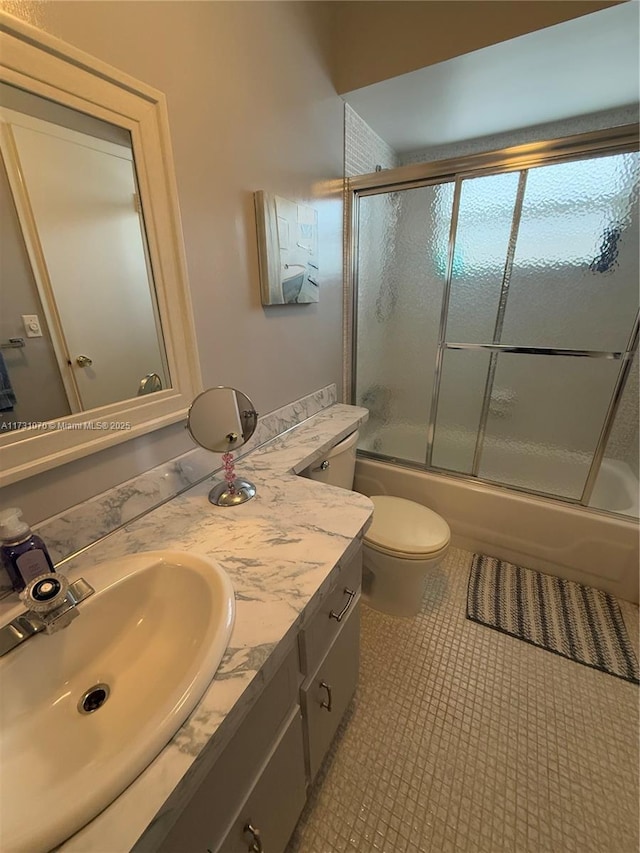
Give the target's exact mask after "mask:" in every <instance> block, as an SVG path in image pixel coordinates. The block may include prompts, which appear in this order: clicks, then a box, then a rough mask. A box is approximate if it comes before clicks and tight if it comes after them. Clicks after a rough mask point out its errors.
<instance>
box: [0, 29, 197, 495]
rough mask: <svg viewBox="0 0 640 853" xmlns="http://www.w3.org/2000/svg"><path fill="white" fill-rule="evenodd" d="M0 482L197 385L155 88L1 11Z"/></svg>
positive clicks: (131, 430) (147, 420) (163, 119)
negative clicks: (0, 301) (0, 279)
mask: <svg viewBox="0 0 640 853" xmlns="http://www.w3.org/2000/svg"><path fill="white" fill-rule="evenodd" d="M0 55H1V57H2V65H1V67H0V150H1V153H2V161H3V162H2V167H1V168H0V203H1V204H2V208H3V214H4V216H3V234H2V244H3V261H2V263H3V268H2V271H1V272H2V295H1V298H2V312H1V317H0V483H3V484H6V483H10V482H14V481H16V480H19V479H23V478H24V477H28V476H31V475H33V474H36V473H39V472H41V471H44V470H46V469H48V468H51V467H54V466H56V465H60V464H63V463H65V462H68V461H71V460H72V459H75V458H78V457H80V456H83V455H86V454H88V453H92V452H95V451H97V450H100V449H102V448H104V447H106V446H108V445H111V444H115V443H118V442H121V441H126V440H128V439H130V438H133V437H135V436H138V435H142V434H144V433H146V432H150V431H151V430H154V429H158V428H160V427H162V426H165V425H167V424H170V423H172V422H175V421H178V420H180V419H182V418H184V416H185V415H186V412H187V409H188V406H189V402H190V401H191V400H192V399H193V397H194V394H196V393H197V392H198V390H199V388H200V374H199V365H198V359H197V351H196V346H195V335H194V332H193V320H192V312H191V304H190V297H189V292H188V286H187V280H186V273H185V265H184V257H183V249H182V235H181V232H180V222H179V213H178V208H177V198H176V190H175V177H174V174H173V165H172V160H171V147H170V141H169V132H168V122H167V113H166V106H165V101H164V96H163V95H162V93H160V92H158V91H156V90H154V89H152V88H150V87H148V86H147V85H146V84H142V83H140V82H139V81H137V80H134V79H133V78H131V77H129V76H128V75H125V74H123V73H121V72H119V71H117V70H116V69H113V68H111V67H110V66H107V65H105V64H104V63H102V62H100V61H98V60H95V59H94V58H93V57H90V56H88V55H87V54H85V53H83V52H81V51H79V50H76V49H75V48H73V47H71V46H69V45H67V44H65V43H64V42H61V41H59V40H58V39H55V38H53V37H51V36H48V35H46V34H44V33H42V32H40V31H39V30H37V29H35V28H33V27H31V26H30V25H28V24H25V23H23V22H22V21H19V20H17V19H15V18H13V17H12V16H10V15H7V14H4V13H0Z"/></svg>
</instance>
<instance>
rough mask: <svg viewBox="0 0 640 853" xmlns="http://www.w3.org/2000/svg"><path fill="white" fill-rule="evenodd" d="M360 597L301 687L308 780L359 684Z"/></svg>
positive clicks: (317, 767) (322, 756) (323, 754)
mask: <svg viewBox="0 0 640 853" xmlns="http://www.w3.org/2000/svg"><path fill="white" fill-rule="evenodd" d="M359 658H360V596H359V595H358V596H357V598H356V600H355V601H354V603H353V609H352V610H351V612H350V614H349V616H347V617H345V621H344V623H343V624H342V627H341V630H340V633H339V634H338V636H337V637H336V639H335V642H334V643H333V645H332V646H331V648H330V649H329V652H328V653H327V656H326V657H325V659H324V660H323V661H322V663H321V664H320V666H319V667H318V669H317V671H316V672H315V673H314V674H313V675H312V676H310V677H309V678H308V679H307V680H306V681H305V682H304V683H303V685H302V688H301V690H300V697H301V699H300V704H301V706H302V713H303V715H304V717H305V720H306V723H307V753H308V770H309V780H310V781H311V782H312V781H313V779H314V777H315V775H316V773H317V772H318V770H319V768H320V765H321V764H322V761H323V759H324V757H325V754H326V752H327V750H328V748H329V745H330V743H331V741H332V740H333V736H334V735H335V733H336V729H337V728H338V725H339V724H340V721H341V720H342V717H343V716H344V712H345V711H346V709H347V706H348V704H349V702H350V701H351V697H352V696H353V694H354V691H355V689H356V686H357V683H358V669H359V664H360V660H359Z"/></svg>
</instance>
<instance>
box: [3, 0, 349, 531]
mask: <svg viewBox="0 0 640 853" xmlns="http://www.w3.org/2000/svg"><path fill="white" fill-rule="evenodd" d="M3 8H4V9H5V10H6V11H8V12H11V13H13V14H16V15H19V16H20V17H23V18H25V19H26V20H28V21H29V22H30V23H32V24H34V25H35V26H38V27H40V28H41V29H44V30H46V31H47V32H49V33H51V34H53V35H55V36H58V37H60V38H62V39H64V40H65V41H67V42H70V43H71V44H73V45H76V46H77V47H79V48H81V49H83V50H86V51H87V52H89V53H91V54H93V55H94V56H97V57H98V58H100V59H102V60H104V61H106V62H108V63H110V64H112V65H114V66H116V67H118V68H120V69H122V70H124V71H126V72H128V73H130V74H132V75H133V76H134V77H137V78H139V79H140V80H143V81H145V82H146V83H149V84H151V85H152V86H155V87H156V88H158V89H160V90H162V91H163V92H164V93H165V94H166V96H167V102H168V109H169V121H170V127H171V136H172V143H173V150H174V156H175V165H176V175H177V183H178V195H179V201H180V208H181V214H182V223H183V230H184V238H185V246H186V255H187V266H188V274H189V281H190V287H191V293H192V299H193V306H194V313H195V322H196V331H197V337H198V349H199V354H200V360H201V365H202V374H203V380H204V383H205V385H218V384H230V385H234V386H236V387H238V388H240V389H242V390H243V391H245V392H246V393H247V394H249V396H251V397H252V398H253V400H254V403H255V405H256V407H257V409H258V411H260V412H263V413H265V412H268V411H271V410H273V409H275V408H277V407H278V406H280V405H282V404H284V403H286V402H289V401H291V400H293V399H296V398H298V397H301V396H303V395H304V394H307V393H309V392H311V391H313V390H316V389H318V388H320V387H322V386H325V385H327V384H329V383H331V382H336V383H338V384H339V383H340V381H341V363H342V353H341V346H342V328H341V320H342V199H341V177H342V169H343V105H342V101H341V99H340V98H339V97H338V96H337V95H336V93H335V90H334V88H333V85H332V83H331V81H330V78H329V74H328V72H327V70H326V68H325V66H324V61H325V60H324V54H323V53H322V52H321V50H320V39H321V37H322V35H323V33H324V32H325V29H326V15H327V14H328V12H329V7H327V6H325V4H322V3H320V4H316V3H304V2H303V3H297V2H291V3H290V2H283V3H278V2H256V3H254V2H237V3H236V2H187V0H178V1H177V2H173V0H170V2H128V0H124V2H58V0H56V2H50V3H46V2H44V3H42V2H31V3H26V4H25V3H24V2H17V0H16V2H5V3H4V4H3ZM257 189H263V190H266V191H268V192H274V193H277V194H278V195H281V196H284V197H289V198H293V199H296V200H299V201H301V202H302V203H307V204H309V205H311V206H313V207H316V209H317V210H318V212H319V233H320V266H321V292H320V302H319V303H318V304H315V305H301V306H282V307H273V308H268V309H267V308H263V307H262V306H261V304H260V296H259V284H258V264H257V250H256V235H255V220H254V213H253V196H252V193H253V191H254V190H257ZM192 446H193V445H192V443H191V442H190V440H189V439H188V438H187V437H186V434H185V431H184V430H183V429H182V426H181V425H176V426H174V427H171V428H168V429H166V430H163V431H162V432H161V433H160V434H154V435H153V436H150V437H147V438H143V439H139V440H135V441H131V442H128V443H126V444H123V445H120V446H118V447H116V448H112V449H110V450H107V451H104V452H103V453H100V454H97V455H95V456H92V457H89V458H87V459H86V460H80V461H79V462H76V463H72V464H70V465H67V466H65V467H63V468H60V469H56V470H54V471H50V472H48V473H47V474H45V475H42V476H38V477H33V478H31V479H29V480H26V481H24V482H23V483H18V484H16V485H15V486H10V487H7V488H6V489H5V490H3V492H4V493H3V495H2V498H1V503H2V505H5V506H6V505H7V504H11V503H17V504H18V505H20V506H23V508H24V510H25V516H26V517H27V518H28V519H29V520H30V521H32V522H35V521H37V520H38V519H40V518H43V517H46V516H49V515H52V514H54V513H55V512H58V511H60V510H62V509H63V508H65V507H66V506H70V505H73V504H75V503H77V502H78V501H80V500H82V499H84V498H86V497H87V496H89V495H92V494H96V493H98V492H100V491H103V490H104V489H105V488H107V487H109V486H111V485H113V484H115V483H117V482H121V481H122V480H123V479H126V478H127V477H130V476H132V475H134V474H135V473H137V472H139V471H143V470H146V469H148V468H150V467H152V466H153V465H154V464H158V463H159V462H161V461H164V460H166V459H169V458H171V457H173V456H175V455H177V454H178V453H181V452H184V451H185V450H187V449H189V448H190V447H192Z"/></svg>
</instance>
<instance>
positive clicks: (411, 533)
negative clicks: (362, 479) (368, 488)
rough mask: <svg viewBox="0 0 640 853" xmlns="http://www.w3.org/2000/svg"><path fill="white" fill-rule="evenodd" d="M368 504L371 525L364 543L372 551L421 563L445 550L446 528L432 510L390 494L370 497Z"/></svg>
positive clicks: (446, 540) (446, 525)
mask: <svg viewBox="0 0 640 853" xmlns="http://www.w3.org/2000/svg"><path fill="white" fill-rule="evenodd" d="M371 501H372V502H373V506H374V513H373V522H372V524H371V527H370V528H369V530H367V532H366V534H365V537H364V542H365V544H366V545H367V546H368V547H370V548H372V549H373V550H374V551H379V552H380V553H382V554H388V555H390V556H398V557H402V558H404V559H405V560H424V559H429V558H435V557H438V556H440V555H441V554H442V553H443V552H444V551H446V549H447V548H448V547H449V541H450V539H451V530H450V529H449V525H448V524H447V522H446V521H445V520H444V518H442V517H441V516H439V515H438V514H437V513H436V512H433V510H430V509H427V507H425V506H422V505H421V504H418V503H416V502H415V501H409V500H406V499H405V498H396V497H392V496H390V495H372V496H371Z"/></svg>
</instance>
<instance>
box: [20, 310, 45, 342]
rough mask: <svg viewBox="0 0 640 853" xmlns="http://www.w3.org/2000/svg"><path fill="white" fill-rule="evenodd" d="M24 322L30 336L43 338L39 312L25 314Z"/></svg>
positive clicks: (23, 316)
mask: <svg viewBox="0 0 640 853" xmlns="http://www.w3.org/2000/svg"><path fill="white" fill-rule="evenodd" d="M22 323H23V325H24V330H25V332H26V335H27V337H28V338H41V337H42V329H41V328H40V320H39V319H38V315H37V314H23V315H22Z"/></svg>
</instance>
